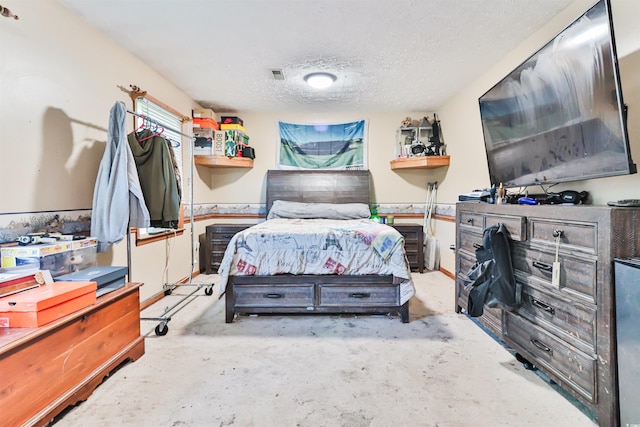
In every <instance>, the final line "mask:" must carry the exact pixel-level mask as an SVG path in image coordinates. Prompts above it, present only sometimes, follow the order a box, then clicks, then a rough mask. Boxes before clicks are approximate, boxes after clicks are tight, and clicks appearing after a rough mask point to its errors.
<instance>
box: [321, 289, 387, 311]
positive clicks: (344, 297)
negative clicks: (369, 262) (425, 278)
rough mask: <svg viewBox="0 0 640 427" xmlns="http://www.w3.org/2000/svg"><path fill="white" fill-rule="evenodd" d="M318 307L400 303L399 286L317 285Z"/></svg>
mask: <svg viewBox="0 0 640 427" xmlns="http://www.w3.org/2000/svg"><path fill="white" fill-rule="evenodd" d="M318 293H319V301H318V306H320V307H338V306H339V307H352V306H358V307H368V306H380V307H382V306H391V305H392V306H397V305H400V287H399V286H397V285H389V286H344V285H342V286H341V285H325V284H319V285H318Z"/></svg>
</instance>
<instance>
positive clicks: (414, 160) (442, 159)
mask: <svg viewBox="0 0 640 427" xmlns="http://www.w3.org/2000/svg"><path fill="white" fill-rule="evenodd" d="M390 164H391V169H433V168H440V167H443V166H449V156H421V157H409V158H397V159H394V160H391V162H390Z"/></svg>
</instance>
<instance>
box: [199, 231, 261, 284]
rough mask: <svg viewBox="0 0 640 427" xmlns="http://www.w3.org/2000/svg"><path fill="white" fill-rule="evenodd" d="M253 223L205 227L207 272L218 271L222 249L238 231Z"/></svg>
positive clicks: (224, 248) (222, 254)
mask: <svg viewBox="0 0 640 427" xmlns="http://www.w3.org/2000/svg"><path fill="white" fill-rule="evenodd" d="M252 225H255V224H211V225H208V226H207V228H206V234H207V237H206V244H207V247H206V251H207V252H206V254H205V268H206V273H207V274H216V273H218V268H219V267H220V263H221V262H222V257H223V256H224V251H225V250H226V249H227V245H228V244H229V241H230V240H231V238H232V237H233V236H234V235H235V234H236V233H237V232H238V231H242V230H244V229H246V228H249V227H251V226H252Z"/></svg>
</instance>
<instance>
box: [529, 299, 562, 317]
mask: <svg viewBox="0 0 640 427" xmlns="http://www.w3.org/2000/svg"><path fill="white" fill-rule="evenodd" d="M531 304H533V305H535V306H536V307H538V308H541V309H543V310H544V311H546V312H547V313H550V314H554V313H555V311H556V310H555V308H553V307H551V306H550V305H549V304H547V303H545V302H542V301H540V300H537V299H535V298H533V297H531Z"/></svg>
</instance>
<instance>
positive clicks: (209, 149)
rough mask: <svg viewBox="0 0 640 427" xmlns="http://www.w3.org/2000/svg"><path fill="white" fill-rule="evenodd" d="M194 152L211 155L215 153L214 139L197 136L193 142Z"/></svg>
mask: <svg viewBox="0 0 640 427" xmlns="http://www.w3.org/2000/svg"><path fill="white" fill-rule="evenodd" d="M193 154H196V155H199V156H211V155H212V154H213V139H212V138H202V137H197V138H196V139H195V141H194V142H193Z"/></svg>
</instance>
